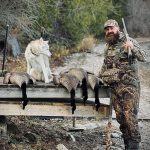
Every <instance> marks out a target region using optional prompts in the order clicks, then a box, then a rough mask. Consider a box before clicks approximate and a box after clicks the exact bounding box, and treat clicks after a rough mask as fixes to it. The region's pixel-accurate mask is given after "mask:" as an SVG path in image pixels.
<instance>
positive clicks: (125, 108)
mask: <svg viewBox="0 0 150 150" xmlns="http://www.w3.org/2000/svg"><path fill="white" fill-rule="evenodd" d="M104 32H105V39H106V48H105V51H104V64H103V66H102V69H101V73H100V77H101V78H102V79H103V81H104V82H105V83H106V84H108V85H110V86H111V89H112V90H111V91H112V104H113V107H114V110H115V113H116V119H117V121H118V123H119V124H120V130H121V132H122V137H123V139H124V144H125V149H126V150H138V149H139V143H140V141H141V136H140V132H139V126H138V118H137V114H138V108H139V98H140V82H139V78H138V66H137V61H142V62H144V61H145V57H144V54H143V53H142V51H141V48H140V46H139V44H138V43H137V41H135V40H134V39H132V38H130V37H129V40H127V39H126V37H125V35H124V33H122V32H121V31H120V28H119V25H118V23H117V21H115V20H112V19H110V20H108V21H106V22H105V24H104ZM129 48H130V49H131V53H132V63H131V64H130V63H129V61H128V49H129Z"/></svg>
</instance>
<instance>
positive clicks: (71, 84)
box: [53, 73, 79, 114]
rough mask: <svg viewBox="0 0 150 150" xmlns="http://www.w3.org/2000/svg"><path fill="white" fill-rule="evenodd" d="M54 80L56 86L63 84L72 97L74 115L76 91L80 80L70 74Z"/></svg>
mask: <svg viewBox="0 0 150 150" xmlns="http://www.w3.org/2000/svg"><path fill="white" fill-rule="evenodd" d="M53 80H54V84H62V85H63V86H64V87H65V88H66V89H67V90H68V91H69V93H70V97H71V106H72V114H74V111H75V110H76V104H75V90H76V88H77V86H78V84H79V80H78V79H77V78H76V77H75V76H73V75H71V74H68V73H63V74H60V75H59V76H54V78H53Z"/></svg>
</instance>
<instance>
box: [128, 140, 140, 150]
mask: <svg viewBox="0 0 150 150" xmlns="http://www.w3.org/2000/svg"><path fill="white" fill-rule="evenodd" d="M127 150H139V142H135V141H129V143H128V146H127Z"/></svg>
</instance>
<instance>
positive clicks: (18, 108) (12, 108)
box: [0, 103, 109, 118]
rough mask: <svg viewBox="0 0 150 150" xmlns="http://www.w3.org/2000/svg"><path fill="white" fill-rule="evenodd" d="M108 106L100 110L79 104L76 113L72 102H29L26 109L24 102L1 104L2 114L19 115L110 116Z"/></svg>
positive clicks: (0, 112) (0, 113) (0, 111)
mask: <svg viewBox="0 0 150 150" xmlns="http://www.w3.org/2000/svg"><path fill="white" fill-rule="evenodd" d="M108 109H109V108H108V106H106V105H105V106H101V107H100V109H99V111H96V110H95V106H94V105H93V106H91V105H85V106H84V105H77V107H76V110H75V112H74V114H72V113H71V106H70V104H62V103H60V104H56V103H47V104H44V105H42V104H41V103H40V104H32V103H29V104H28V105H27V106H26V108H25V110H23V109H22V104H9V103H8V104H3V103H1V104H0V115H10V116H11V115H17V116H21V115H24V116H67V117H72V116H77V117H102V118H104V117H108Z"/></svg>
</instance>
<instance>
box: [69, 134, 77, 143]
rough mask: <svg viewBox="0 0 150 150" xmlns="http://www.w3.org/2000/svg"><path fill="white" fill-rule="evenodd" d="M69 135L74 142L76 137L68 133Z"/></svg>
mask: <svg viewBox="0 0 150 150" xmlns="http://www.w3.org/2000/svg"><path fill="white" fill-rule="evenodd" d="M68 136H70V138H71V139H72V141H73V142H75V141H76V139H75V137H74V136H73V135H72V134H70V133H68Z"/></svg>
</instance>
